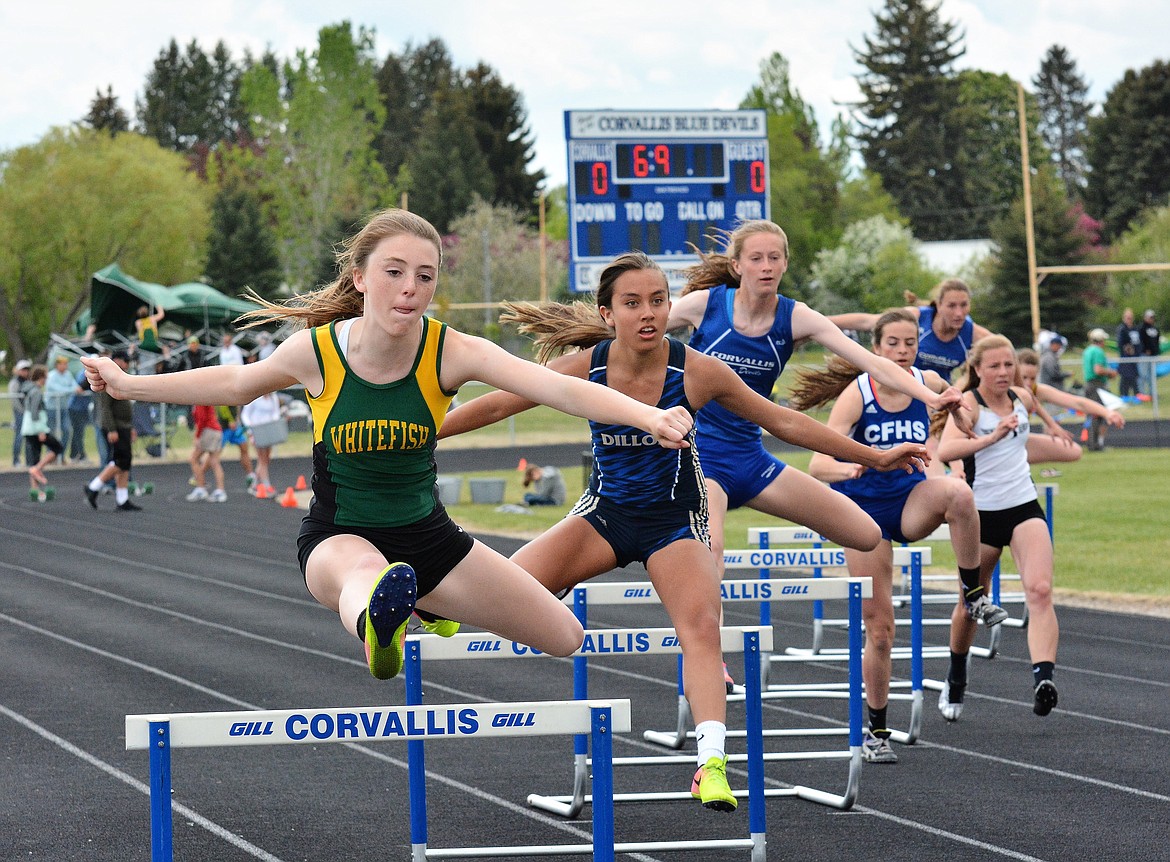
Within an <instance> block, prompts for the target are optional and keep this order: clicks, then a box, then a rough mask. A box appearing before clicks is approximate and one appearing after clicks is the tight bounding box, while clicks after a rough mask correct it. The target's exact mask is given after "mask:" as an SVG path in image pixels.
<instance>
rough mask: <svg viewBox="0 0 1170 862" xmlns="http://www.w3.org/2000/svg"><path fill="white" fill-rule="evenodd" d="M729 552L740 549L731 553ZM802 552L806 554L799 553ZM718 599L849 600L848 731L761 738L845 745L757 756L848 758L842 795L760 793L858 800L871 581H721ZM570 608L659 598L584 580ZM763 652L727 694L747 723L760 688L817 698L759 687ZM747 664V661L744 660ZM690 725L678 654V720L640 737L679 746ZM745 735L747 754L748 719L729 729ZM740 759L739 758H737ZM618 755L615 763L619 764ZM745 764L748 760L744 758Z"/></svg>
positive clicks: (837, 802) (644, 589)
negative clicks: (864, 622) (736, 690)
mask: <svg viewBox="0 0 1170 862" xmlns="http://www.w3.org/2000/svg"><path fill="white" fill-rule="evenodd" d="M730 553H732V554H737V553H745V552H737V551H732V552H730ZM803 553H806V554H807V553H808V552H807V551H804V552H803ZM721 590H722V594H723V600H724V601H725V602H760V603H761V607H766V606H767V605H768V603H770V602H773V601H819V600H832V599H842V600H847V601H848V602H849V613H850V616H851V617H855V618H856V623H855V625H854V626H853V627H852V629H851V631H852V632H853V634H851V635H850V664H849V667H850V673H849V683H847V684H846V687H847V692H846V693H845V694H844V695H843V696H846V697H848V698H849V727H848V729H847V730H845V729H840V728H823V727H816V728H785V729H768V730H761V732H760V735H761V737H823V736H832V735H844V734H848V736H849V747H848V748H847V749H843V750H832V751H802V752H767V753H764V754H763V756H762V758H763V760H764V761H765V762H770V761H793V760H835V759H848V760H849V772H848V775H847V778H846V782H845V788H844V790H843V791H842V792H841V793H835V792H832V791H828V790H821V789H819V788H815V787H808V786H805V785H796V786H793V787H789V788H768V789H767V790H766V791H765V795H766V796H796V797H798V798H800V799H806V800H809V801H812V802H817V803H820V804H822V805H828V806H831V807H833V808H839V809H843V810H845V809H848V808H851V807H852V806H853V803H854V802H855V801H856V799H857V793H858V790H859V788H860V783H861V739H862V718H863V716H862V698H861V690H862V679H861V634H860V633H861V600H862V599H863V598H868V597H869V596H871V595H872V594H873V584H872V582H871V581H870V579H869V578H825V579H822V580H814V579H811V578H790V579H765V580H742V581H736V580H730V581H727V580H725V581H723V583H722V585H721ZM572 600H573V604H574V610H575V612H576V613H577V616H578V618H579V619H581V620H582V621H583V624H584V621H585V619H586V617H587V608H588V607H589V606H591V605H613V604H650V603H658V602H659V598H658V595H657V593H656V592H655V591H654V588H653V585H651V584H649V583H590V584H583V585H582V586H579V587H577V588H576V589H575V590H574V593H573V596H572ZM760 623H761V627H762V630H763V631H766V632H768V633H769V635H770V634H771V633H772V631H773V629H772V624H771V620H770V619H768V620H767V621H765V620H764V619H763V618H761V621H760ZM765 653H766V654H765V655H764V656H763V658H764V660H763V661H762V662H761V664H760V665H759V667H758V668H757V669H756V670H757V673H758V676H757V675H753V673H752V670H751V669H749V668H747V667H745V675H744V689H745V693H744V695H729V696H728V698H727V699H728V702H729V703H730V702H734V701H736V700H738V699H740V698H743V699H744V701H745V704H746V705H747V715H748V719H749V722H750V720H751V716H752V714H753V712H754V711H755V707H754V701H755V698H756V694H755V692H756V691H757V690H759V691H760V694H759V698H760V700H761V702H762V701H764V700H772V699H782V698H798V697H811V696H816V695H815V694H813V693H811V692H809V691H808V690H807V687H792V688H787V687H784V686H768V687H767V690H764V686H765V684H766V674H767V670H766V669H767V666H768V663H769V659H771V660H774V659H775V656H771V655H770V653H771V647H768V648H767V650H766V651H765ZM745 665H746V662H745ZM691 724H692V721H691V714H690V706H689V704H688V703H687V700H686V697H685V695H684V694H683V684H682V664H681V658H680V663H679V670H678V713H677V722H676V727H675V730H674V731H654V730H648V731H645V732H644V733H643V735H642V736H643V738H644V739H645V740H646V741H648V742H653V743H655V744H657V745H662V746H664V747H666V748H672V749H676V750H677V749H680V748H682V746H683V744H684V743H685V742H686V740H687V739H689V738H693V737H694V731H688V730H687V728H688V727H690V725H691ZM745 734H746V735H747V737H748V744H749V756H750V746H751V734H752V731H751V727H750V723H749V725H748V728H747V729H746V730H745V731H740V730H728V732H727V736H728V738H736V737H740V736H744V735H745ZM735 759H737V758H736V756H735V755H731V756H729V757H728V761H729V762H733V761H734V760H735ZM739 759H742V756H741V757H739ZM639 760H640V761H642V762H645V761H647V760H651V759H648V758H640V759H639ZM652 760H654V761H655V762H662V760H663V759H662V758H654V759H652ZM620 762H621V761H620V759H619V760H617V761H615V763H620ZM749 764H750V760H749Z"/></svg>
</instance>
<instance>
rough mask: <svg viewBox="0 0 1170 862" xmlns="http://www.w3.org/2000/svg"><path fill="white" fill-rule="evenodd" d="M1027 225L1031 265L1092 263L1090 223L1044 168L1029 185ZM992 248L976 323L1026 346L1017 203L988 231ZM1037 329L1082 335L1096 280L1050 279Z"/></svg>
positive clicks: (1094, 301)
mask: <svg viewBox="0 0 1170 862" xmlns="http://www.w3.org/2000/svg"><path fill="white" fill-rule="evenodd" d="M1032 221H1033V234H1034V236H1035V241H1036V260H1037V262H1038V263H1042V264H1043V265H1044V266H1078V265H1084V264H1091V263H1098V262H1100V260H1099V254H1098V252H1097V251H1096V241H1097V236H1096V234H1095V229H1096V227H1098V225H1097V223H1096V222H1093V221H1092V220H1091V219H1086V218H1083V213H1082V211H1081V210H1080V209H1079V208H1078V207H1075V206H1072V205H1070V204H1069V200H1068V197H1067V196H1066V195H1065V192H1064V184H1063V183H1062V182H1061V181H1060V180H1059V179H1058V178H1057V176H1056V172H1055V170H1054V168H1053V167H1051V166H1048V165H1045V166H1044V167H1043V168H1041V169H1040V170H1039V171H1037V172H1036V175H1035V176H1034V177H1033V180H1032ZM991 238H992V240H994V242H995V245H996V247H997V249H998V250H997V253H996V255H995V262H994V265H993V269H992V282H993V283H992V286H991V288H990V291H989V295H988V301H987V302H982V301H981V302H980V304H979V308H980V323H982V324H983V325H984V326H986V327H987V328H988V329H991V330H992V331H994V332H1002V333H1003V334H1004V335H1006V336H1007V337H1008V338H1010V339H1011V340H1012V341H1013V342H1014V343H1015V344H1019V345H1026V344H1031V343H1032V340H1033V332H1032V306H1031V296H1030V294H1029V288H1028V253H1027V240H1026V236H1025V233H1024V203H1023V199H1022V198H1020V199H1017V200H1016V201H1015V202H1013V203H1012V206H1011V208H1010V209H1009V210H1008V212H1007V213H1006V214H1005V215H1003V216H1002V217H1000V218H999V219H997V220H996V221H995V222H994V223H993V224H992V228H991ZM1037 292H1038V296H1039V300H1040V325H1041V326H1042V327H1043V328H1045V329H1055V330H1056V331H1057V332H1073V333H1078V332H1085V331H1086V328H1087V323H1088V320H1089V315H1090V314H1091V313H1092V310H1093V308H1095V307H1099V306H1100V305H1101V302H1102V297H1101V294H1100V289H1099V286H1098V282H1097V280H1096V279H1095V278H1094V277H1092V276H1089V275H1085V274H1082V273H1068V274H1066V273H1061V274H1052V275H1048V276H1046V277H1045V278H1044V280H1043V281H1041V282H1040V284H1039V287H1038V291H1037Z"/></svg>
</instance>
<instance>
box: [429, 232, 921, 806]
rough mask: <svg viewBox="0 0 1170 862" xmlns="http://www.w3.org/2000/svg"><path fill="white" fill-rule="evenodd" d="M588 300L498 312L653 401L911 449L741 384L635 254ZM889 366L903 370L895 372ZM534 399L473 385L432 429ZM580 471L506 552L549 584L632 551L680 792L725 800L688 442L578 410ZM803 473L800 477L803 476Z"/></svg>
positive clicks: (715, 609)
mask: <svg viewBox="0 0 1170 862" xmlns="http://www.w3.org/2000/svg"><path fill="white" fill-rule="evenodd" d="M597 305H598V307H597V309H593V308H590V307H589V306H587V305H585V304H584V303H576V304H574V305H571V306H566V305H558V304H553V305H548V306H540V307H537V306H533V305H510V306H509V312H508V313H507V314H505V315H504V316H503V317H502V318H501V320H503V321H505V322H511V323H519V324H520V328H521V330H522V331H524V332H528V333H530V334H534V335H535V336H536V339H537V343H538V344H539V345H540V358H541V360H542V361H545V360H548V359H549V358H550V357H552V356H555V355H556V354H557V353H559V352H561V351H563V350H566V349H568V348H574V347H575V348H581V349H580V350H577V351H576V352H572V353H568V354H565V355H562V356H559V357H557V358H555V359H552V361H551V362H550V363H549V365H550V367H551V368H554V369H555V370H557V371H559V372H561V373H562V374H566V375H570V376H574V377H581V378H585V379H589V380H592V381H594V382H597V383H604V384H605V385H606V386H609V387H610V388H613V389H617V390H618V391H620V392H622V393H624V394H626V395H629V396H630V397H632V398H634V399H635V400H638V401H641V402H643V403H646V404H655V405H658V406H659V407H660V408H661V409H668V408H669V407H676V406H680V405H681V406H683V407H685V408H686V409H687V410H689V411H692V412H694V411H696V410H698V411H700V412H701V411H702V410H703V409H704V407H705V406H709V405H711V404H718V405H719V406H720V407H722V408H724V409H726V410H728V411H730V412H731V413H733V414H735V415H738V416H741V417H743V421H746V422H748V423H751V424H752V426H753V427H755V428H756V430H757V433H758V432H759V428H760V427H761V426H762V427H763V428H765V429H767V430H768V432H769V433H771V434H773V435H775V436H777V437H780V438H781V439H784V440H787V441H789V442H792V443H795V444H797V445H799V446H805V447H808V448H811V449H814V450H817V451H821V452H825V453H828V454H830V455H833V456H837V457H842V458H848V459H850V460H858V459H859V463H863V464H866V465H868V466H871V467H874V468H875V469H878V470H900V469H905V470H913V469H916V468H917V467H920V466H922V463H921V461H919V460H918V459H919V458H920V457H922V456H924V455H925V451H926V449H925V447H924V446H922V445H920V444H915V443H905V444H901V445H899V446H895V447H893V448H890V449H886V450H877V449H873V448H871V447H869V446H864V445H862V444H860V443H857V442H856V441H854V440H851V439H849V438H848V437H845V436H844V435H841V434H838V433H836V432H834V431H831V430H829V429H828V428H826V427H825V426H824V425H821V424H820V423H819V422H817V421H816V420H814V419H812V418H810V417H808V416H805V415H803V414H801V413H797V412H796V411H793V410H788V409H786V408H784V407H781V406H779V405H777V404H775V403H773V402H772V401H770V400H768V399H767V398H764V397H763V396H761V395H759V394H757V393H755V392H753V391H752V390H751V389H750V388H749V387H747V386H746V385H744V383H743V381H742V380H740V378H739V377H738V376H736V374H735V373H734V372H733V371H732V370H731V369H730V368H728V366H727V365H726V364H725V363H723V362H722V361H719V360H717V359H713V358H711V357H710V356H704V355H703V354H702V353H699V352H697V351H695V350H693V349H690V348H688V347H686V346H684V345H683V344H682V343H681V342H679V341H676V340H674V339H671V338H668V337H667V335H666V331H667V321H668V319H669V314H670V292H669V288H668V287H667V283H666V277H665V275H663V273H662V270H661V269H660V268H659V267H658V265H657V264H655V263H654V261H652V260H651V259H650V258H649V257H647V256H646V255H644V254H641V253H629V254H624V255H622V256H621V257H619V258H617V259H616V260H615V261H614V262H613V263H612V264H610V265H609V266H607V267H606V268H605V270H604V271H603V272H602V274H601V283H600V286H599V288H598V291H597ZM898 373H900V374H902V373H904V372H901V371H899V372H898ZM533 406H535V404H534V402H532V401H530V400H525V399H524V398H521V397H518V396H515V395H512V394H511V393H507V392H493V393H490V394H488V395H484V396H481V397H480V398H476V399H474V400H472V401H469V402H467V403H466V404H463V405H461V406H460V407H458V408H456V409H454V410H452V411H451V412H450V413H448V414H447V417H446V420H445V421H444V423H443V427H442V430H441V431H440V437H445V436H449V435H451V434H456V433H462V432H465V431H471V430H473V429H475V428H480V427H483V426H484V425H488V424H491V423H492V422H497V421H499V420H501V419H504V418H506V417H508V416H511V415H514V414H516V413H518V412H520V411H522V410H527V409H529V408H530V407H533ZM590 429H591V432H592V441H593V456H594V469H593V474H592V476H591V478H590V482H589V488H588V489H587V490H586V491H585V493H584V494H583V495H582V497H581V499H580V500H579V501H578V502H577V504H576V505H575V506H574V507H573V508H572V510H571V511H570V512H569V514H568V516H567V517H565V518H564V520H562V521H560V522H559V523H558V524H556V525H555V526H554V527H552V528H551V529H550V530H549V531H548V532H546V533H544V534H543V535H542V536H541V537H540V538H538V539H535V540H533V541H532V542H530V543H528V544H527V545H525V546H524V547H523V548H521V549H520V550H519V551H517V552H516V554H514V555H513V557H512V559H513V560H514V561H515V562H517V563H519V564H520V566H521V567H523V568H524V569H527V570H528V571H529V572H531V573H532V574H533V576H534V577H535V578H536V579H537V580H538V581H540V583H542V584H544V585H545V586H546V587H548V588H549V590H551V591H553V592H561V591H564V590H568V589H569V588H571V587H573V586H575V585H577V584H578V583H581V582H582V581H584V580H587V579H589V578H592V577H595V576H596V575H600V574H603V573H605V572H608V571H610V570H611V569H613V568H615V567H617V566H625V565H627V564H629V563H633V562H640V563H642V564H643V565H645V567H646V570H647V571H648V572H649V575H650V580H651V582H652V583H653V584H654V588H655V590H656V592H657V593H658V596H659V598H660V599H661V600H662V603H663V606H664V607H665V609H666V611H667V613H668V614H669V615H670V618H671V620H672V621H673V623H674V626H675V629H676V631H677V633H678V638H679V643H680V645H681V647H682V651H683V657H684V660H683V688H684V692H685V694H686V697H687V700H688V701H689V702H690V706H691V712H692V714H693V715H694V719H695V729H696V733H697V735H698V746H697V747H698V767H699V768H698V771H697V772H696V773H695V778H694V781H693V782H692V786H691V793H692V795H693V796H694V797H695V798H696V799H699V800H701V801H702V803H703V805H705V806H706V807H708V808H714V809H716V810H724V811H729V810H731V809H733V808H734V807H735V805H736V802H735V797H734V796H733V795H732V793H731V791H730V789H729V788H728V785H727V779H726V754H725V751H724V737H725V733H726V724H725V721H726V697H727V694H726V690H725V687H724V679H723V673H722V669H721V661H722V650H721V647H720V636H719V624H720V611H721V601H720V591H719V574H718V572H717V569H716V565H715V558H714V557H713V555H712V554H711V551H710V550H709V547H708V518H707V488H708V485H707V483H706V481H705V480H704V476H703V471H702V469H701V467H700V462H701V459H702V448H701V445H694V444H696V440H695V438H694V436H693V435H692V436H691V437H690V438H689V439H690V441H691V443H692V444H693V445H692V446H691V448H689V449H681V450H666V449H662V448H660V447H658V446H655V445H653V440H652V439H650V437H649V436H648V435H646V434H645V433H643V432H640V431H638V430H636V429H633V428H628V427H623V426H619V425H610V424H604V423H599V422H591V423H590ZM805 478H806V479H808V477H805ZM808 482H809V484H810V485H811V486H812V487H811V490H810V494H809V497H810V498H811V499H812V500H813V501H814V504H815V505H818V506H823V507H824V508H826V509H831V510H833V511H834V512H836V513H837V516H838V517H840V518H842V519H844V520H851V521H865V520H868V518H867V516H866V515H865V513H864V512H862V511H861V509H860V508H859V507H858V506H857V505H856V504H855V503H853V502H851V501H850V500H848V499H847V498H846V497H844V496H842V495H841V494H838V493H836V492H835V491H831V490H830V489H828V488H826V487H825V486H823V485H821V484H820V483H818V482H815V481H814V480H812V479H808Z"/></svg>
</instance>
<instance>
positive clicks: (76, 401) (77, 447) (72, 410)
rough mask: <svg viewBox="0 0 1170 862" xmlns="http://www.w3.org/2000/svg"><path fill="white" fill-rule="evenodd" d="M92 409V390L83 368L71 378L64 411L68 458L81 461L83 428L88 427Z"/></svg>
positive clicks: (83, 441)
mask: <svg viewBox="0 0 1170 862" xmlns="http://www.w3.org/2000/svg"><path fill="white" fill-rule="evenodd" d="M92 410H93V391H92V390H91V389H90V388H89V381H88V380H86V379H85V369H84V368H83V369H82V370H81V371H78V372H77V374H76V375H74V378H73V394H72V395H70V396H69V401H68V403H67V404H66V411H67V412H68V413H69V460H70V461H74V462H81V461H84V460H86V458H87V457H88V456H87V455H86V454H85V429H86V428H88V427H89V421H90V419H89V415H90V412H91V411H92Z"/></svg>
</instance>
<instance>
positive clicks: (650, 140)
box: [565, 110, 769, 292]
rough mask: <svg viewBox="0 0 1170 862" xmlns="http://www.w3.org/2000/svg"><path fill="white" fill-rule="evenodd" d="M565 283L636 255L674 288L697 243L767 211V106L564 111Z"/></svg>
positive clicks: (704, 244) (591, 281) (585, 284)
mask: <svg viewBox="0 0 1170 862" xmlns="http://www.w3.org/2000/svg"><path fill="white" fill-rule="evenodd" d="M565 137H566V141H567V143H568V151H569V194H568V201H569V225H570V237H569V257H570V261H569V263H570V276H569V278H570V281H569V283H570V286H571V287H572V289H573V290H575V291H582V292H584V291H592V290H594V289H596V287H597V277H598V275H599V273H600V271H601V269H602V268H603V267H604V266H605V265H606V264H607V263H609V262H610V261H611V260H612V259H613V258H614V257H616V256H617V255H619V254H622V253H623V252H626V251H642V252H645V253H646V254H648V255H650V256H651V257H653V258H654V259H655V260H656V261H657V262H658V263H659V265H661V266H662V268H663V269H664V270H665V271H666V274H667V278H668V279H669V280H670V282H671V287H672V288H678V287H681V283H682V275H681V272H682V270H683V269H685V268H686V267H688V266H690V265H691V264H693V263H695V262H697V260H698V256H697V255H696V253H695V248H699V249H702V250H704V251H709V250H711V247H712V241H711V240H710V238H709V237H711V236H712V235H714V234H715V233H716V232H717V231H718V230H720V229H722V230H732V229H733V228H734V227H735V225H736V224H737V223H739V222H740V221H743V220H745V219H761V218H768V217H769V209H768V137H767V121H766V118H765V114H764V112H763V111H665V110H656V111H614V110H606V111H566V112H565Z"/></svg>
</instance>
